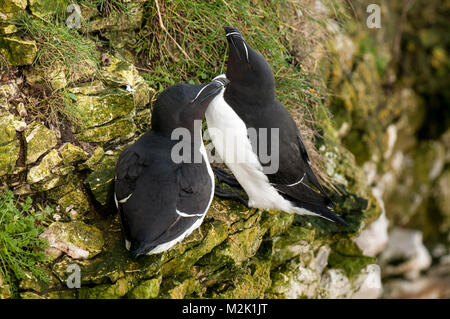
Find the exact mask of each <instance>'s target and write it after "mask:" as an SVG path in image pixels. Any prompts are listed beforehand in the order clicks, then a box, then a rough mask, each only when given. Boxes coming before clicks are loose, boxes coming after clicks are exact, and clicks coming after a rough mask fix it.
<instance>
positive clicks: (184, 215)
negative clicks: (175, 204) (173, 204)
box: [177, 209, 206, 217]
mask: <svg viewBox="0 0 450 319" xmlns="http://www.w3.org/2000/svg"><path fill="white" fill-rule="evenodd" d="M205 213H206V211H205ZM205 213H203V214H186V213H183V212H180V211H179V210H178V209H177V214H178V215H180V216H181V217H194V216H200V217H201V216H203V215H205Z"/></svg>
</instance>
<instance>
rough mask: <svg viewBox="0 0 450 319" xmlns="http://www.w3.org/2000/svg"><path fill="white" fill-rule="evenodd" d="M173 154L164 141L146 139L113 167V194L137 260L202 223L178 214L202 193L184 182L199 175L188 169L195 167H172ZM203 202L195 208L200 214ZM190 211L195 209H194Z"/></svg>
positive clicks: (125, 154)
mask: <svg viewBox="0 0 450 319" xmlns="http://www.w3.org/2000/svg"><path fill="white" fill-rule="evenodd" d="M171 149H172V144H170V143H168V142H167V140H166V141H164V140H161V137H158V136H149V137H147V138H145V139H144V140H138V141H137V142H136V143H135V144H134V145H132V146H130V147H128V148H127V149H126V150H125V151H124V152H122V154H121V155H120V158H119V161H118V163H117V167H116V180H115V195H116V199H117V203H118V209H119V212H120V218H121V224H122V228H123V231H124V234H125V238H126V239H127V240H129V241H130V242H131V251H132V252H133V253H134V254H135V255H141V254H145V253H147V252H148V251H150V250H151V249H153V248H154V247H156V246H158V245H160V244H164V243H167V242H169V241H171V240H174V239H176V238H178V237H179V236H180V235H182V234H183V233H184V232H185V231H186V230H187V229H189V228H190V227H191V226H192V225H193V224H194V223H195V222H196V221H197V220H198V218H200V217H199V216H196V215H193V216H192V217H185V216H182V215H180V214H178V213H177V210H178V206H180V202H181V203H182V204H183V203H187V202H190V201H192V202H194V203H195V202H196V199H197V198H196V197H197V196H198V194H199V191H200V192H201V191H203V192H204V190H199V189H198V188H197V187H195V186H194V187H193V186H192V185H197V183H193V184H192V185H190V184H189V183H188V182H187V178H186V177H187V175H189V177H192V176H190V175H195V174H197V175H198V174H199V171H198V170H195V169H194V170H191V169H189V168H190V165H193V164H176V163H174V162H173V161H172V159H171V157H170V154H171ZM191 171H192V172H191ZM204 184H205V185H206V184H207V183H206V182H205V183H204ZM209 187H210V188H211V183H210V184H209ZM180 198H181V199H180ZM124 199H126V200H125V201H123V200H124ZM121 201H123V202H121ZM203 202H204V201H202V200H200V201H199V203H200V204H198V205H199V206H201V207H199V208H203V210H200V212H203V211H204V210H205V207H206V206H207V204H204V205H203V206H202V205H201V203H203ZM191 207H192V208H193V209H194V210H195V209H196V208H197V207H195V204H193V205H191ZM187 211H188V212H189V213H192V212H193V211H192V210H187ZM195 211H197V210H195Z"/></svg>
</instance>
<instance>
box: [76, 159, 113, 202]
mask: <svg viewBox="0 0 450 319" xmlns="http://www.w3.org/2000/svg"><path fill="white" fill-rule="evenodd" d="M117 158H118V154H116V155H114V156H105V158H104V159H103V160H102V161H101V162H100V163H99V164H98V165H96V166H95V168H94V171H93V172H92V173H91V174H89V175H88V177H87V178H86V179H85V181H84V183H85V185H86V186H87V187H89V189H90V190H91V192H92V194H93V195H94V197H95V199H96V200H97V202H98V203H100V204H101V205H106V204H107V200H108V196H109V195H110V190H111V185H112V182H113V180H114V176H115V169H116V161H117Z"/></svg>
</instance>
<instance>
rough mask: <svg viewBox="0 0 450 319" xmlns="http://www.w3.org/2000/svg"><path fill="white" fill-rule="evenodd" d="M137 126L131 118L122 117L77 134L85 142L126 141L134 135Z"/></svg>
mask: <svg viewBox="0 0 450 319" xmlns="http://www.w3.org/2000/svg"><path fill="white" fill-rule="evenodd" d="M135 131H136V126H135V124H134V122H133V120H131V119H130V118H121V119H118V120H116V121H113V122H111V123H110V124H107V125H104V126H99V127H93V128H90V129H87V130H84V131H83V132H80V133H78V134H77V137H78V138H79V139H80V140H81V141H84V142H91V143H107V142H111V141H113V140H116V141H125V140H127V139H130V138H131V137H133V136H134V132H135Z"/></svg>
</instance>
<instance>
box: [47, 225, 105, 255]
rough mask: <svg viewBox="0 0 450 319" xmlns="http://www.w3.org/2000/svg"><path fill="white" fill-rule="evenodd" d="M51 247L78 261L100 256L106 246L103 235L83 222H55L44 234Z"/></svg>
mask: <svg viewBox="0 0 450 319" xmlns="http://www.w3.org/2000/svg"><path fill="white" fill-rule="evenodd" d="M43 237H44V238H46V239H47V240H48V242H49V244H50V246H51V247H54V248H57V249H59V250H62V251H64V252H65V253H66V254H68V255H69V256H71V257H73V258H76V259H80V258H81V259H88V258H92V257H94V256H96V255H98V254H99V253H100V252H101V251H102V249H103V246H104V244H105V242H104V238H103V233H102V232H101V231H100V230H99V229H98V228H96V227H94V226H91V225H87V224H85V223H83V222H81V221H72V222H68V223H62V222H54V223H52V224H51V225H50V226H49V227H48V228H47V229H46V230H45V232H44V233H43Z"/></svg>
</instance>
